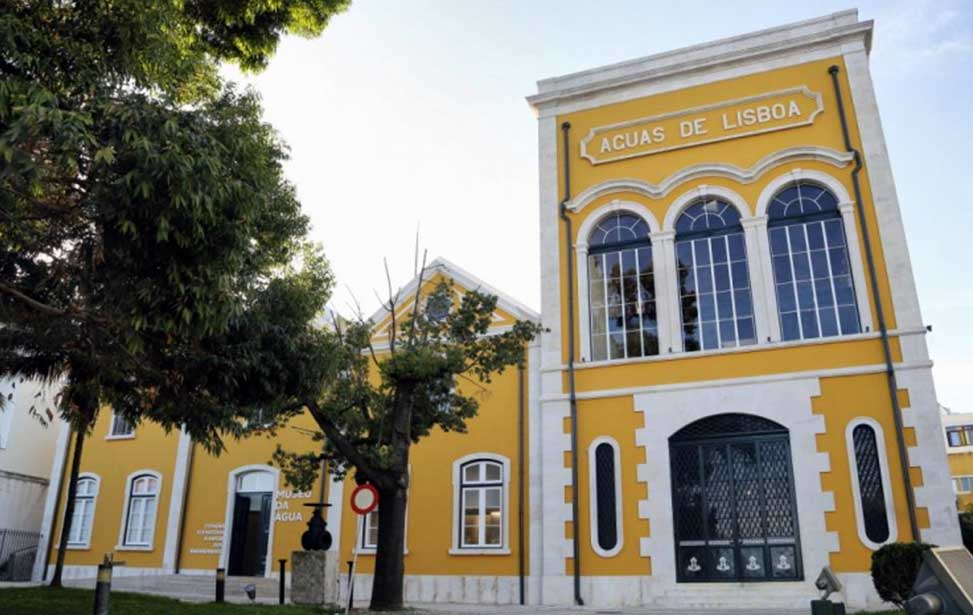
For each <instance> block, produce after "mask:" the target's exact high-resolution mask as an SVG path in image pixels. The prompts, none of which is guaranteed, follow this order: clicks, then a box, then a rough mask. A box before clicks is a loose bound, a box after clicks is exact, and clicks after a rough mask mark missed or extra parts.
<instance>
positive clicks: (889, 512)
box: [845, 416, 899, 551]
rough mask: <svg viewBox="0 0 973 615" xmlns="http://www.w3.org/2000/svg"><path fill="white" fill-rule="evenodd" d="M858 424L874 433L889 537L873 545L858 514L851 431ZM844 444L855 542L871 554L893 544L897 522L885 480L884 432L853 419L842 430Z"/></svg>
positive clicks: (859, 505) (873, 423)
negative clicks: (854, 522) (855, 531)
mask: <svg viewBox="0 0 973 615" xmlns="http://www.w3.org/2000/svg"><path fill="white" fill-rule="evenodd" d="M859 425H867V426H868V427H871V428H872V430H873V431H874V432H875V447H876V452H877V453H878V466H879V470H880V475H881V477H882V492H883V494H884V496H885V516H886V517H887V518H888V523H889V537H888V538H887V539H886V540H885V541H884V542H873V541H872V540H871V539H869V538H868V536H867V534H866V533H865V515H864V513H863V511H862V498H861V484H860V482H859V481H860V478H859V476H858V458H857V457H856V456H855V437H854V431H855V428H856V427H858V426H859ZM845 444H846V446H847V451H848V472H849V474H850V475H851V477H850V478H851V480H850V482H851V495H852V499H853V500H854V502H855V521H856V524H855V527H856V529H857V530H858V539H859V540H860V541H861V543H862V544H863V545H865V546H866V547H868V548H869V549H871V550H872V551H875V550H877V549H879V548H881V547H882V546H883V545H887V544H889V543H893V542H895V541H896V539H897V538H898V535H899V530H898V523H897V519H896V516H895V499H894V497H893V495H892V480H891V479H890V477H889V458H888V453H887V452H886V450H885V431H884V430H883V429H882V426H881V425H880V424H879V423H878V421H876V420H875V419H873V418H870V417H864V416H860V417H856V418H854V419H852V420H851V421H849V423H848V426H847V427H846V428H845Z"/></svg>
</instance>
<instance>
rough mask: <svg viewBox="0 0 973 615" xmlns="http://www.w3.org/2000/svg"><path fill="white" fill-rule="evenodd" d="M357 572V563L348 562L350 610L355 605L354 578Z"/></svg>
mask: <svg viewBox="0 0 973 615" xmlns="http://www.w3.org/2000/svg"><path fill="white" fill-rule="evenodd" d="M354 570H355V562H353V561H351V560H349V561H348V608H349V609H351V606H352V605H353V604H355V579H354V577H353V576H352V574H354Z"/></svg>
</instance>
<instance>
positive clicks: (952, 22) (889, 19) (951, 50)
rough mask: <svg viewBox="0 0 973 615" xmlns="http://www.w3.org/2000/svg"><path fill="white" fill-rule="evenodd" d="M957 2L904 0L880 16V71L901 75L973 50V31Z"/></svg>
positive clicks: (877, 48) (877, 41)
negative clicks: (958, 8) (959, 9)
mask: <svg viewBox="0 0 973 615" xmlns="http://www.w3.org/2000/svg"><path fill="white" fill-rule="evenodd" d="M955 6H956V3H955V2H952V1H949V0H919V1H917V0H904V1H900V2H894V3H890V4H888V5H887V6H886V7H885V10H884V11H882V12H880V13H879V14H878V16H877V17H876V36H875V49H874V53H873V57H874V58H875V67H876V70H877V71H881V72H886V73H890V74H897V75H899V76H901V75H903V74H905V73H908V72H911V71H914V70H916V69H918V68H920V67H922V66H924V65H926V64H928V63H930V62H933V61H939V60H942V59H946V58H951V57H954V56H958V55H965V54H969V53H971V52H973V32H971V30H970V28H969V25H968V24H967V23H965V21H964V19H963V17H962V14H961V13H960V11H958V10H956V9H955V8H954V7H955Z"/></svg>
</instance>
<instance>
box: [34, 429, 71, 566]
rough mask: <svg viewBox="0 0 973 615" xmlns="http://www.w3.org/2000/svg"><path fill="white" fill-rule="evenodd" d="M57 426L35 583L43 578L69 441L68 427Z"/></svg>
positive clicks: (35, 562)
mask: <svg viewBox="0 0 973 615" xmlns="http://www.w3.org/2000/svg"><path fill="white" fill-rule="evenodd" d="M59 425H60V429H61V432H60V433H59V434H58V435H57V444H56V445H55V446H54V459H53V460H52V462H51V473H50V476H49V478H48V487H47V496H46V498H45V500H44V515H43V517H41V528H40V531H41V537H40V541H38V543H37V555H36V556H35V557H34V569H33V571H32V572H31V580H32V581H35V582H36V581H41V580H43V578H44V562H45V560H46V559H47V552H48V550H49V549H50V546H51V526H52V525H53V524H54V516H55V515H56V514H57V513H58V511H57V510H55V508H54V506H55V504H56V502H57V501H58V496H59V495H60V494H61V490H62V488H63V486H62V484H61V472H62V470H63V468H64V462H65V459H64V457H65V454H66V452H67V449H68V443H69V442H70V441H71V433H72V430H71V428H70V426H69V425H68V424H66V423H59Z"/></svg>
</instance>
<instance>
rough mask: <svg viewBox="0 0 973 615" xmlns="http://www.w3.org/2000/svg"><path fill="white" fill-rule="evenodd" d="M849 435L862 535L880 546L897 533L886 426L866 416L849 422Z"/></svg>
mask: <svg viewBox="0 0 973 615" xmlns="http://www.w3.org/2000/svg"><path fill="white" fill-rule="evenodd" d="M846 435H847V440H848V442H847V444H848V456H849V458H850V459H849V461H850V462H851V473H852V475H853V476H852V479H851V480H852V491H853V492H854V497H855V513H856V516H857V517H858V537H859V538H860V539H861V541H862V543H864V544H865V545H866V546H867V547H869V548H871V549H877V548H879V547H880V546H882V545H883V544H885V543H887V542H889V541H891V540H893V539H894V538H895V534H896V532H897V530H896V524H895V507H894V503H893V502H892V497H891V495H892V493H891V485H890V482H889V474H888V468H887V466H886V457H885V443H884V441H883V435H882V429H881V426H879V425H878V423H876V422H875V421H873V420H871V419H864V418H862V419H857V420H855V421H852V422H851V423H850V424H849V425H848V431H847V434H846Z"/></svg>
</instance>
